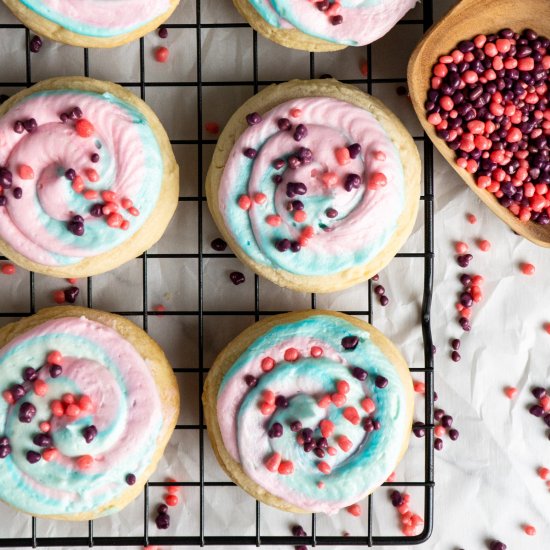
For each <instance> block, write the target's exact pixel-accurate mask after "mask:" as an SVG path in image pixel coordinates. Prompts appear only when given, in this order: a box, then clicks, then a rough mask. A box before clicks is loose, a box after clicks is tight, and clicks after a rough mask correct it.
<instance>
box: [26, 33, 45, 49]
mask: <svg viewBox="0 0 550 550" xmlns="http://www.w3.org/2000/svg"><path fill="white" fill-rule="evenodd" d="M40 48H42V39H41V38H40V37H39V36H36V35H34V36H33V37H32V38H31V40H30V43H29V50H30V51H31V52H32V53H38V52H39V51H40Z"/></svg>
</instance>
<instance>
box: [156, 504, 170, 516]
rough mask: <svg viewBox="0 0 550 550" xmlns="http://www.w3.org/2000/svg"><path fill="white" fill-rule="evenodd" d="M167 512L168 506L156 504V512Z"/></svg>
mask: <svg viewBox="0 0 550 550" xmlns="http://www.w3.org/2000/svg"><path fill="white" fill-rule="evenodd" d="M166 512H168V506H167V505H166V504H159V505H158V506H157V514H166Z"/></svg>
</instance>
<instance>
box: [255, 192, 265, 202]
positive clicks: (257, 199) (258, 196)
mask: <svg viewBox="0 0 550 550" xmlns="http://www.w3.org/2000/svg"><path fill="white" fill-rule="evenodd" d="M266 201H267V196H266V195H265V194H264V193H256V194H255V195H254V202H255V203H256V204H265V203H266Z"/></svg>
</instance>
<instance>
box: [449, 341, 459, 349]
mask: <svg viewBox="0 0 550 550" xmlns="http://www.w3.org/2000/svg"><path fill="white" fill-rule="evenodd" d="M451 347H452V348H453V349H454V350H459V349H460V340H459V339H458V338H454V339H453V340H452V341H451Z"/></svg>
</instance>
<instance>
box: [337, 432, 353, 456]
mask: <svg viewBox="0 0 550 550" xmlns="http://www.w3.org/2000/svg"><path fill="white" fill-rule="evenodd" d="M336 442H337V443H338V447H340V449H342V451H344V452H345V453H347V452H348V451H349V450H350V449H351V448H352V447H353V443H352V441H351V440H350V439H349V438H348V437H347V436H345V435H341V436H340V437H339V438H338V439H337V440H336Z"/></svg>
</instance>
